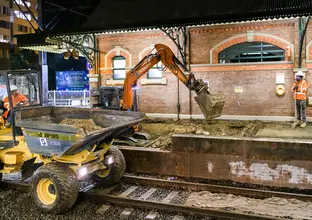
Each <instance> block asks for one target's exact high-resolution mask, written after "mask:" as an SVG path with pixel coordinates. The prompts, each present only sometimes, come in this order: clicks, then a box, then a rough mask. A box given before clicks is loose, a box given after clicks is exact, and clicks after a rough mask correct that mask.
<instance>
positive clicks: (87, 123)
mask: <svg viewBox="0 0 312 220" xmlns="http://www.w3.org/2000/svg"><path fill="white" fill-rule="evenodd" d="M60 124H66V125H72V126H73V127H75V128H82V129H83V130H84V131H86V132H87V133H88V132H92V131H96V130H99V129H102V127H100V126H97V125H96V124H95V123H94V121H93V120H92V119H64V120H62V121H61V122H60Z"/></svg>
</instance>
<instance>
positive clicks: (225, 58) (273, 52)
mask: <svg viewBox="0 0 312 220" xmlns="http://www.w3.org/2000/svg"><path fill="white" fill-rule="evenodd" d="M284 60H285V50H283V49H282V48H280V47H278V46H275V45H272V44H268V43H265V42H247V43H241V44H236V45H233V46H231V47H229V48H227V49H225V50H223V51H222V52H221V53H220V54H219V63H245V62H246V63H249V62H270V61H275V62H276V61H284Z"/></svg>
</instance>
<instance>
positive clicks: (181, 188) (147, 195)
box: [2, 175, 312, 220]
mask: <svg viewBox="0 0 312 220" xmlns="http://www.w3.org/2000/svg"><path fill="white" fill-rule="evenodd" d="M3 186H4V187H8V188H13V189H19V190H22V191H27V190H29V185H27V184H20V183H14V182H4V183H2V187H3ZM191 191H209V192H211V193H225V194H233V195H240V196H245V197H251V198H257V199H265V198H271V197H280V198H285V199H298V200H302V201H312V196H311V195H304V194H294V193H284V192H275V191H265V190H255V189H246V188H237V187H228V186H221V185H211V184H200V183H193V182H182V181H175V180H165V179H155V178H145V177H137V176H129V175H125V176H124V178H123V181H122V182H121V183H120V184H117V185H114V186H111V187H109V188H96V187H94V185H88V186H86V187H84V188H82V189H81V195H82V196H83V197H84V198H87V199H89V200H91V201H94V202H96V203H100V204H103V207H101V208H100V210H99V212H102V214H103V213H104V212H105V211H108V210H109V209H110V208H111V206H110V205H117V206H118V207H124V209H123V211H121V213H120V215H121V216H123V217H122V218H123V219H127V217H128V216H131V214H132V213H133V212H135V210H136V209H144V210H149V212H148V213H147V214H146V216H145V217H144V218H145V219H157V216H158V217H159V216H160V213H162V212H165V213H170V215H171V216H172V218H168V219H174V220H182V219H187V218H184V216H190V215H194V216H199V217H200V216H201V217H209V218H210V217H212V218H213V219H214V218H217V219H255V220H257V219H281V218H277V217H271V216H264V215H256V214H252V213H247V212H239V211H237V210H229V209H216V208H199V207H195V206H189V205H186V204H185V201H186V199H187V198H188V196H189V195H190V194H191ZM172 214H174V215H172ZM144 218H142V219H144ZM140 219H141V218H140ZM165 219H167V217H166V218H165Z"/></svg>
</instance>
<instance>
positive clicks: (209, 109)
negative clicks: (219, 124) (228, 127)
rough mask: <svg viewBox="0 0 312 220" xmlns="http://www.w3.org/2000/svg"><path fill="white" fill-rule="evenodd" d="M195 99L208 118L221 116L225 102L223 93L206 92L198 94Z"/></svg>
mask: <svg viewBox="0 0 312 220" xmlns="http://www.w3.org/2000/svg"><path fill="white" fill-rule="evenodd" d="M195 101H196V102H197V104H198V105H199V107H200V109H201V110H202V112H203V114H204V116H205V118H206V119H212V118H217V117H220V116H221V113H222V110H223V106H224V103H225V99H224V96H223V95H222V94H208V93H204V92H203V93H201V94H199V95H198V96H196V97H195Z"/></svg>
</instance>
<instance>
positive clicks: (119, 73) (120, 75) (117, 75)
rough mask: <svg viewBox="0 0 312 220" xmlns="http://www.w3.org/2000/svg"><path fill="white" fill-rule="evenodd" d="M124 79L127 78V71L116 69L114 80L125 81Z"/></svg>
mask: <svg viewBox="0 0 312 220" xmlns="http://www.w3.org/2000/svg"><path fill="white" fill-rule="evenodd" d="M124 78H126V70H115V69H114V79H124Z"/></svg>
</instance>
